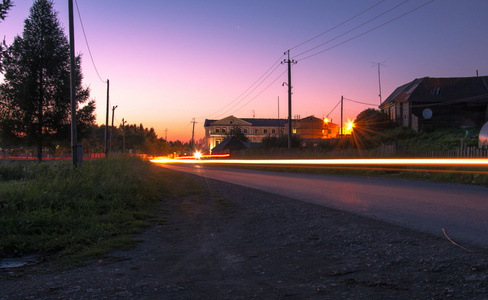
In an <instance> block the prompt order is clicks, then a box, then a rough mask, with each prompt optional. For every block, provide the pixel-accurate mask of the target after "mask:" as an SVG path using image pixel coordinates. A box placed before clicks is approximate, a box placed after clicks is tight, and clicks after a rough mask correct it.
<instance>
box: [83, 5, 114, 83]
mask: <svg viewBox="0 0 488 300" xmlns="http://www.w3.org/2000/svg"><path fill="white" fill-rule="evenodd" d="M75 4H76V10H77V11H78V17H79V18H80V24H81V30H82V31H83V36H84V37H85V43H86V47H87V48H88V53H89V54H90V59H91V61H92V64H93V67H94V68H95V72H96V73H97V75H98V78H99V79H100V81H101V82H103V83H107V81H105V80H103V79H102V77H101V76H100V73H98V69H97V66H96V64H95V60H94V59H93V55H92V53H91V50H90V45H89V44H88V39H87V37H86V33H85V27H84V26H83V20H82V19H81V14H80V9H79V8H78V1H76V0H75Z"/></svg>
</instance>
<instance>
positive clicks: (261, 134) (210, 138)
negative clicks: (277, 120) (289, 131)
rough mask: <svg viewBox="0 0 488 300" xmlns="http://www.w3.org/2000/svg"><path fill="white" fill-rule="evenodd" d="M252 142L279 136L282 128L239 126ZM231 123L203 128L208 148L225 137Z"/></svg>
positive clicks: (230, 127)
mask: <svg viewBox="0 0 488 300" xmlns="http://www.w3.org/2000/svg"><path fill="white" fill-rule="evenodd" d="M239 127H240V128H241V130H242V132H243V133H244V134H245V135H246V136H247V138H249V141H250V142H252V143H261V141H262V140H263V138H265V137H267V136H272V137H279V136H280V132H282V131H283V128H282V127H280V126H252V125H251V126H239ZM231 129H232V126H231V125H227V126H225V125H213V124H212V125H210V126H208V127H206V128H205V141H206V146H207V148H208V149H212V148H214V147H215V146H217V145H218V144H220V143H221V142H222V141H223V140H225V139H226V138H227V134H228V133H229V132H230V130H231Z"/></svg>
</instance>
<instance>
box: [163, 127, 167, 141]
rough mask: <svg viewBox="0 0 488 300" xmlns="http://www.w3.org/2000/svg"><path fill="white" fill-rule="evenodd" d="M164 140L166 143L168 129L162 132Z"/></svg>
mask: <svg viewBox="0 0 488 300" xmlns="http://www.w3.org/2000/svg"><path fill="white" fill-rule="evenodd" d="M164 140H165V141H166V143H167V142H168V128H166V129H165V130H164Z"/></svg>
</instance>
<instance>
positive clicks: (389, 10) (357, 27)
mask: <svg viewBox="0 0 488 300" xmlns="http://www.w3.org/2000/svg"><path fill="white" fill-rule="evenodd" d="M409 1H410V0H405V1H403V2H401V3H400V4H398V5H396V6H394V7H392V8H390V9H388V10H386V11H385V12H383V13H381V14H379V15H377V16H375V17H373V18H371V19H369V20H367V21H366V22H363V23H361V24H359V25H358V26H356V27H354V28H352V29H350V30H348V31H346V32H344V33H342V34H339V35H338V36H336V37H334V38H332V39H330V40H327V41H325V42H324V43H322V44H320V45H317V46H315V47H313V48H310V49H308V50H306V51H303V52H302V53H299V54H297V55H295V56H293V58H297V57H299V56H302V55H303V54H305V53H308V52H310V51H312V50H315V49H317V48H319V47H322V46H323V45H326V44H328V43H330V42H332V41H335V40H337V39H338V38H340V37H342V36H344V35H346V34H348V33H350V32H353V31H354V30H356V29H359V28H361V27H363V26H365V25H366V24H368V23H370V22H372V21H374V20H376V19H378V18H379V17H381V16H384V15H385V14H387V13H389V12H391V11H393V10H395V9H397V8H398V7H400V6H402V5H404V4H405V3H407V2H409Z"/></svg>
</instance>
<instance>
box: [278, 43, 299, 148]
mask: <svg viewBox="0 0 488 300" xmlns="http://www.w3.org/2000/svg"><path fill="white" fill-rule="evenodd" d="M285 54H288V59H285V60H283V61H282V62H281V63H286V64H288V83H287V84H286V85H287V86H288V149H291V146H292V145H291V144H292V143H291V141H292V132H293V131H292V128H291V94H292V93H291V89H292V85H291V64H292V63H293V64H296V61H295V60H290V50H288V51H286V52H285ZM284 84H285V83H284Z"/></svg>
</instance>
